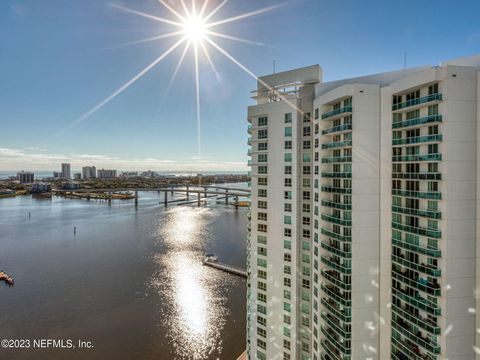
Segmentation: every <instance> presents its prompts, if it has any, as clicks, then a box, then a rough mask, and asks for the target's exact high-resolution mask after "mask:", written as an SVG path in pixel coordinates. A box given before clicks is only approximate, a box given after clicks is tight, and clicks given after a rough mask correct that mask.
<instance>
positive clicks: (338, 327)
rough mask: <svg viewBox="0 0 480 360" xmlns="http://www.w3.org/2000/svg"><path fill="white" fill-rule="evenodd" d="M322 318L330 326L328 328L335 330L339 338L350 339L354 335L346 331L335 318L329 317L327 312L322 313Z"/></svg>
mask: <svg viewBox="0 0 480 360" xmlns="http://www.w3.org/2000/svg"><path fill="white" fill-rule="evenodd" d="M321 318H322V319H323V320H324V321H325V322H326V323H327V324H328V326H329V327H330V328H331V329H333V331H335V332H336V333H337V334H338V335H339V336H341V337H342V338H344V339H350V338H351V336H352V334H351V332H349V331H347V330H345V329H344V328H343V327H342V325H341V324H340V323H339V322H338V320H337V319H335V318H334V317H333V316H331V315H328V314H327V313H326V312H322V315H321Z"/></svg>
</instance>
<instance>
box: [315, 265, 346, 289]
mask: <svg viewBox="0 0 480 360" xmlns="http://www.w3.org/2000/svg"><path fill="white" fill-rule="evenodd" d="M321 273H322V276H323V278H324V279H325V280H327V281H329V282H330V283H332V284H333V285H335V286H338V287H339V288H342V289H343V290H345V291H351V290H352V285H350V284H346V283H344V282H343V281H342V280H341V279H339V278H338V277H336V276H335V275H333V271H332V270H326V271H325V270H322V271H321Z"/></svg>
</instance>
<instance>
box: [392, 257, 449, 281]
mask: <svg viewBox="0 0 480 360" xmlns="http://www.w3.org/2000/svg"><path fill="white" fill-rule="evenodd" d="M392 261H393V262H395V263H397V264H399V265H402V266H406V267H408V268H410V269H412V270H416V271H419V272H421V273H423V274H426V275H430V276H433V277H440V276H441V275H442V271H441V270H440V269H438V268H435V267H433V266H431V265H427V264H423V263H422V264H417V263H414V262H411V261H409V260H407V259H405V257H404V256H403V255H401V256H397V255H392ZM424 285H427V284H424Z"/></svg>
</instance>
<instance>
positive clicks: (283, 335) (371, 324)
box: [247, 56, 480, 360]
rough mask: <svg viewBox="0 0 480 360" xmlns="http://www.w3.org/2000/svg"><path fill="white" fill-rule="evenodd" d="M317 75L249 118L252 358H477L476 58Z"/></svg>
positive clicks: (286, 75)
mask: <svg viewBox="0 0 480 360" xmlns="http://www.w3.org/2000/svg"><path fill="white" fill-rule="evenodd" d="M321 77H322V72H321V69H320V67H319V66H312V67H307V68H302V69H297V70H292V71H287V72H283V73H278V74H273V75H269V76H265V77H262V78H260V80H259V82H258V88H257V90H256V92H255V93H254V99H255V100H256V105H253V106H251V107H249V110H248V121H249V123H250V125H249V133H250V134H251V138H250V139H249V144H250V145H251V150H250V151H249V154H250V155H251V157H252V159H251V166H252V171H251V175H252V183H251V187H252V205H251V225H250V228H251V230H250V234H249V241H248V264H247V266H248V272H249V280H248V300H247V304H248V305H247V306H248V319H247V324H248V325H247V326H248V328H247V341H248V343H247V347H248V357H249V359H261V360H262V359H268V360H274V359H302V360H303V359H324V360H336V359H390V358H391V359H401V360H403V359H472V358H474V357H475V350H476V348H475V346H476V344H479V343H480V342H479V341H480V338H478V334H477V332H476V323H478V322H479V320H480V319H479V318H478V316H477V315H476V313H478V311H475V309H477V305H480V304H478V303H476V296H475V295H476V290H475V289H477V287H478V288H480V287H479V286H478V283H479V281H480V266H479V265H480V263H478V260H477V259H478V258H479V254H480V246H477V237H478V236H479V235H480V233H479V231H480V226H477V211H480V201H479V200H478V198H479V196H478V195H477V194H478V193H479V192H480V182H477V178H479V179H480V177H478V176H477V173H478V172H480V163H477V162H478V161H480V148H479V147H478V146H477V144H478V143H479V140H480V126H478V125H477V121H479V120H480V56H476V57H471V58H465V59H459V60H453V61H448V62H445V63H443V64H442V65H441V66H435V67H431V66H428V67H418V68H411V69H403V70H399V71H394V72H389V73H382V74H376V75H370V76H364V77H359V78H353V79H345V80H339V81H334V82H326V83H322V82H321ZM477 154H478V155H477ZM478 175H480V173H479V174H478ZM477 263H478V265H477ZM477 272H479V273H478V276H477ZM477 295H478V294H477ZM477 297H478V296H477ZM479 347H480V346H479Z"/></svg>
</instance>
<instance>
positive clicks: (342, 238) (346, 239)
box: [320, 227, 352, 242]
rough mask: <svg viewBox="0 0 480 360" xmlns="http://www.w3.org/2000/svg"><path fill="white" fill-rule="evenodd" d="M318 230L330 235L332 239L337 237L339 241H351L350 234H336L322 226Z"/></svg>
mask: <svg viewBox="0 0 480 360" xmlns="http://www.w3.org/2000/svg"><path fill="white" fill-rule="evenodd" d="M320 231H321V233H322V234H323V235H327V236H330V237H331V238H334V239H337V240H340V241H348V242H350V241H352V236H351V235H341V234H337V233H335V232H333V231H331V230H328V229H325V228H323V227H322V229H321V230H320Z"/></svg>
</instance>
